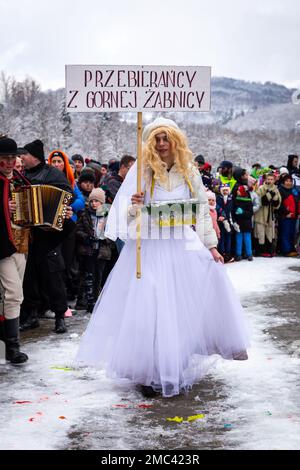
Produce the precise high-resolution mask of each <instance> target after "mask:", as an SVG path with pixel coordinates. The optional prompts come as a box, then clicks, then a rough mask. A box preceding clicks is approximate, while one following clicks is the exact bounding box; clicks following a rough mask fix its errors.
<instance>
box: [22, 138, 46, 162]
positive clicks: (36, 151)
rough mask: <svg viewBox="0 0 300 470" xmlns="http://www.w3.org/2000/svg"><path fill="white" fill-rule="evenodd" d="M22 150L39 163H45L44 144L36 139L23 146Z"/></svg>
mask: <svg viewBox="0 0 300 470" xmlns="http://www.w3.org/2000/svg"><path fill="white" fill-rule="evenodd" d="M24 149H25V150H27V152H28V153H30V155H32V156H33V157H35V158H37V159H38V160H40V161H41V162H45V154H44V144H43V142H42V141H41V140H38V139H37V140H34V141H33V142H30V143H29V144H26V145H24Z"/></svg>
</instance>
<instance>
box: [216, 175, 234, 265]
mask: <svg viewBox="0 0 300 470" xmlns="http://www.w3.org/2000/svg"><path fill="white" fill-rule="evenodd" d="M232 200H233V199H232V194H231V189H230V185H229V184H227V183H225V184H221V186H220V194H218V195H217V199H216V202H217V207H216V210H217V215H218V224H219V228H220V239H219V245H218V250H219V252H220V253H221V254H222V255H223V257H224V262H225V263H231V262H232V261H234V257H233V256H232V255H231V237H232V227H233V220H232V214H231V211H232Z"/></svg>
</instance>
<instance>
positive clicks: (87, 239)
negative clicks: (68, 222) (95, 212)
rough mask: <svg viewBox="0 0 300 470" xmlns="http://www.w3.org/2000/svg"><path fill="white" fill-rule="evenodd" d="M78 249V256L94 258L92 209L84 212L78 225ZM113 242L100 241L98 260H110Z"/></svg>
mask: <svg viewBox="0 0 300 470" xmlns="http://www.w3.org/2000/svg"><path fill="white" fill-rule="evenodd" d="M76 239H77V243H76V248H77V254H78V256H94V255H95V242H96V239H95V237H94V227H93V222H92V217H91V209H85V210H84V211H82V213H81V215H80V217H79V219H78V222H77V225H76ZM112 245H113V242H112V241H111V240H108V239H105V240H99V243H98V248H97V253H96V256H97V258H98V259H104V260H110V259H111V254H112Z"/></svg>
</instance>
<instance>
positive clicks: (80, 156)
mask: <svg viewBox="0 0 300 470" xmlns="http://www.w3.org/2000/svg"><path fill="white" fill-rule="evenodd" d="M72 160H73V162H76V160H79V161H80V162H81V163H82V164H83V165H84V160H83V156H82V155H80V154H79V153H75V155H72Z"/></svg>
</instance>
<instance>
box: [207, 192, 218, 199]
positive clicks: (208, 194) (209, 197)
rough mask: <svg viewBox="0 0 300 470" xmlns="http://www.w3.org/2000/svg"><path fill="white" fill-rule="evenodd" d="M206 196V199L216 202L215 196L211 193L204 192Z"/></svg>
mask: <svg viewBox="0 0 300 470" xmlns="http://www.w3.org/2000/svg"><path fill="white" fill-rule="evenodd" d="M206 194H207V199H214V201H215V200H216V195H215V193H213V192H212V191H206Z"/></svg>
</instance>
